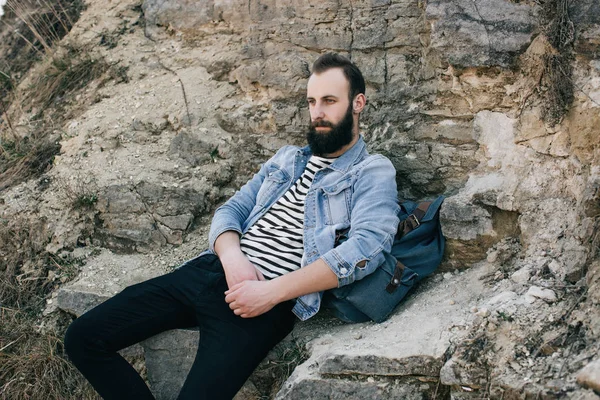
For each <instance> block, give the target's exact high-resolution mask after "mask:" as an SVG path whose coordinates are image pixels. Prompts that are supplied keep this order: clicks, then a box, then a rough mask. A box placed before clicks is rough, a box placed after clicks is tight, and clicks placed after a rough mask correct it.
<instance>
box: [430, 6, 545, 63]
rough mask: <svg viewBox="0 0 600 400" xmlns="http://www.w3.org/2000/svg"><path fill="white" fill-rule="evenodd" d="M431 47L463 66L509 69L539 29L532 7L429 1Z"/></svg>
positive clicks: (451, 61) (450, 60) (452, 61)
mask: <svg viewBox="0 0 600 400" xmlns="http://www.w3.org/2000/svg"><path fill="white" fill-rule="evenodd" d="M426 15H427V17H428V19H430V20H431V21H432V39H431V46H432V47H433V48H435V49H437V50H438V51H440V52H443V53H444V54H445V55H446V56H447V57H448V60H449V62H450V63H452V64H454V65H460V66H465V67H466V66H480V65H487V66H489V65H501V66H508V65H510V64H511V63H512V62H514V60H515V57H516V56H517V55H518V54H519V53H520V52H521V51H523V50H524V49H525V48H526V47H527V46H528V44H529V42H530V40H531V36H532V34H533V31H534V29H535V27H536V22H535V19H534V10H533V8H532V7H531V6H529V5H526V4H522V3H518V4H515V3H513V2H509V1H506V0H502V1H493V0H486V1H478V2H476V3H474V2H471V1H469V0H455V1H429V2H427V9H426Z"/></svg>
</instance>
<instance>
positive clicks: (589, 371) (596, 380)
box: [577, 360, 600, 392]
mask: <svg viewBox="0 0 600 400" xmlns="http://www.w3.org/2000/svg"><path fill="white" fill-rule="evenodd" d="M577 383H579V384H580V385H581V386H583V387H585V388H588V389H593V390H595V391H596V392H600V360H595V361H592V362H591V363H589V364H588V365H586V366H585V367H583V369H582V370H581V371H579V372H578V373H577Z"/></svg>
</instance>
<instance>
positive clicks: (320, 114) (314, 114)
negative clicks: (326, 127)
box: [310, 104, 325, 121]
mask: <svg viewBox="0 0 600 400" xmlns="http://www.w3.org/2000/svg"><path fill="white" fill-rule="evenodd" d="M310 116H311V119H312V120H313V121H316V120H318V119H325V112H324V111H323V108H322V107H321V106H320V105H319V104H315V106H314V107H313V108H312V109H311V110H310Z"/></svg>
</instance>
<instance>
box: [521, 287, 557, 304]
mask: <svg viewBox="0 0 600 400" xmlns="http://www.w3.org/2000/svg"><path fill="white" fill-rule="evenodd" d="M525 296H526V298H527V299H528V301H529V302H530V303H531V301H530V300H529V297H534V298H538V299H542V300H544V301H547V302H548V303H554V302H555V301H556V293H554V291H553V290H552V289H544V288H541V287H539V286H532V287H530V288H529V290H528V291H527V294H526V295H525Z"/></svg>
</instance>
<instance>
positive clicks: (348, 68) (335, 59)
mask: <svg viewBox="0 0 600 400" xmlns="http://www.w3.org/2000/svg"><path fill="white" fill-rule="evenodd" d="M332 68H340V69H341V70H342V71H343V72H344V76H345V77H346V79H348V82H350V93H348V95H349V96H350V102H352V100H353V99H354V97H355V96H356V95H357V94H359V93H362V94H365V78H363V75H362V73H361V72H360V69H358V67H357V66H356V65H355V64H354V63H353V62H352V61H350V60H349V59H347V58H346V57H344V56H341V55H339V54H337V53H327V54H323V55H322V56H321V57H319V58H317V60H316V61H315V62H314V64H313V67H312V73H313V74H320V73H322V72H325V71H328V70H330V69H332Z"/></svg>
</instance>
